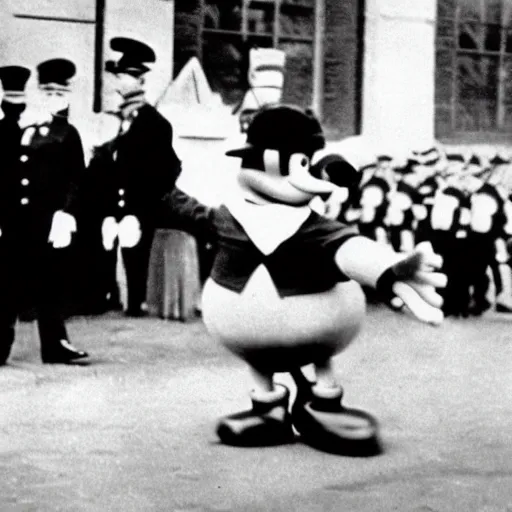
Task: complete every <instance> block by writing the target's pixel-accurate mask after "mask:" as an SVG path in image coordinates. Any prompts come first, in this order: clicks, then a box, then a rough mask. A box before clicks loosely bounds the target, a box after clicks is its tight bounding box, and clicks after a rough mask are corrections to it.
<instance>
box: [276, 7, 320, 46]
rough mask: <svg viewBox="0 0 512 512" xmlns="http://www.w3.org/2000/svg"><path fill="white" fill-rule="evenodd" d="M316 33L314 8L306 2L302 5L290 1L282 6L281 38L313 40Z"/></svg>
mask: <svg viewBox="0 0 512 512" xmlns="http://www.w3.org/2000/svg"><path fill="white" fill-rule="evenodd" d="M309 3H311V2H309ZM314 31H315V10H314V7H313V6H311V5H309V4H308V3H306V2H305V1H303V2H301V3H298V2H290V1H288V2H283V4H281V17H280V32H281V36H284V37H286V36H288V37H289V36H291V37H299V38H312V37H313V34H314Z"/></svg>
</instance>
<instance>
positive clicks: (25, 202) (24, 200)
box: [20, 197, 28, 204]
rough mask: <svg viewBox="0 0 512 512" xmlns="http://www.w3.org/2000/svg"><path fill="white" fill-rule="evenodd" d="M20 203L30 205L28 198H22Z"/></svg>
mask: <svg viewBox="0 0 512 512" xmlns="http://www.w3.org/2000/svg"><path fill="white" fill-rule="evenodd" d="M20 202H21V204H28V197H22V198H21V201H20Z"/></svg>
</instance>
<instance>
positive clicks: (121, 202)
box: [117, 199, 126, 208]
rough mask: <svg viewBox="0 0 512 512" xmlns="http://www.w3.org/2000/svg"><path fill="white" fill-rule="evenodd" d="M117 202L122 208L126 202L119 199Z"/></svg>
mask: <svg viewBox="0 0 512 512" xmlns="http://www.w3.org/2000/svg"><path fill="white" fill-rule="evenodd" d="M117 204H118V205H119V206H120V207H121V208H122V207H123V206H124V205H125V204H126V203H125V202H124V201H123V200H122V199H121V201H119V202H118V203H117Z"/></svg>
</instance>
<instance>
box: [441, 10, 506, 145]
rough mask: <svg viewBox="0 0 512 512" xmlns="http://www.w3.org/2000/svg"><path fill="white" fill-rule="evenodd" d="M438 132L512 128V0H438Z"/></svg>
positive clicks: (470, 135)
mask: <svg viewBox="0 0 512 512" xmlns="http://www.w3.org/2000/svg"><path fill="white" fill-rule="evenodd" d="M436 36H437V37H436V131H437V135H438V136H440V137H441V138H443V136H445V137H455V138H457V136H458V138H465V139H466V140H471V139H476V140H478V139H479V136H480V137H481V138H484V137H488V136H489V135H492V134H510V133H512V0H439V1H438V17H437V33H436Z"/></svg>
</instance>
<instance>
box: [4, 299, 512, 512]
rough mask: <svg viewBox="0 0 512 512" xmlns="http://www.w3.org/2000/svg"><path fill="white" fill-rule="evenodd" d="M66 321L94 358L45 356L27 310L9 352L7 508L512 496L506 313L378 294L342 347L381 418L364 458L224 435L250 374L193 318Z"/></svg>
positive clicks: (310, 506) (425, 501)
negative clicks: (380, 301) (415, 308)
mask: <svg viewBox="0 0 512 512" xmlns="http://www.w3.org/2000/svg"><path fill="white" fill-rule="evenodd" d="M68 329H69V331H70V334H71V335H72V340H73V341H74V343H75V344H76V345H77V346H78V347H80V348H84V349H86V350H88V351H89V352H90V353H91V354H92V357H91V361H90V364H88V365H84V366H66V365H43V364H41V362H40V358H39V347H38V341H37V336H36V329H35V326H34V325H33V324H30V323H22V324H20V325H19V327H18V332H17V342H16V345H15V347H14V350H13V354H12V357H11V359H10V363H9V365H8V366H6V367H3V368H0V475H1V479H0V482H1V483H0V511H1V512H11V511H23V512H32V511H37V512H46V511H72V512H75V511H76V512H86V511H87V512H89V511H99V512H107V511H108V512H110V511H116V512H117V511H123V512H131V511H137V512H138V511H142V512H153V511H165V512H167V511H172V512H185V511H186V512H199V511H201V512H202V511H205V512H211V511H218V512H220V511H222V512H228V511H298V512H302V511H304V512H317V511H318V512H319V511H333V512H334V511H336V512H351V511H357V512H360V511H363V512H366V511H376V512H387V511H407V512H411V511H412V512H441V511H447V512H448V511H449V512H459V511H460V512H498V511H499V512H512V400H511V396H512V371H511V369H512V363H511V361H512V320H511V319H509V318H508V317H507V316H505V317H499V316H498V315H495V314H494V315H492V314H489V315H487V316H484V317H482V318H477V319H468V320H462V319H460V320H456V319H447V320H446V321H445V323H444V324H443V325H442V326H441V327H437V328H436V327H430V326H425V325H422V324H420V323H419V322H416V321H415V320H413V319H411V318H409V317H407V316H405V315H404V314H401V313H394V312H392V311H389V310H387V309H384V308H380V307H371V308H370V309H369V311H368V315H367V321H366V324H365V327H364V329H363V331H362V333H361V334H360V336H359V338H358V339H357V341H356V342H354V343H353V344H352V345H351V346H350V347H349V348H348V349H347V351H346V352H345V353H344V354H341V355H339V356H337V357H336V368H337V372H338V374H339V376H340V380H341V382H342V383H343V386H344V388H345V403H346V405H348V406H355V407H359V408H363V409H365V410H368V411H371V412H372V413H374V414H375V415H376V417H377V418H378V419H379V422H380V424H381V436H382V439H383V443H384V447H385V450H384V453H383V454H382V455H380V456H377V457H372V458H368V459H355V458H348V457H340V456H335V455H329V454H326V453H322V452H318V451H316V450H314V449H313V448H310V447H308V446H305V445H303V444H301V443H300V442H297V443H295V444H291V445H287V446H281V447H272V448H257V449H242V448H234V447H228V446H223V445H221V444H219V443H218V442H217V439H216V437H215V430H214V429H215V423H216V421H217V419H218V418H219V417H221V416H223V415H225V414H229V413H232V412H235V411H239V410H242V409H245V408H247V407H248V406H249V400H248V395H247V385H248V375H247V371H246V368H245V367H244V365H243V363H242V362H241V361H239V360H238V359H236V358H235V357H234V356H232V355H231V354H230V353H228V352H226V351H225V350H224V349H223V348H222V347H221V346H220V345H219V344H218V343H217V342H216V341H215V340H213V339H212V338H211V337H210V336H209V335H208V334H207V332H206V331H205V329H204V327H203V324H202V322H201V320H200V319H197V320H194V321H192V322H189V323H181V322H172V321H164V320H160V319H155V318H144V319H126V318H124V317H122V316H120V315H119V314H108V315H104V316H101V317H94V318H93V317H79V318H74V319H72V320H71V321H70V322H69V324H68ZM276 380H277V381H279V382H282V383H285V384H289V385H290V386H291V385H292V382H291V380H290V378H289V377H288V376H287V375H284V374H278V375H277V376H276Z"/></svg>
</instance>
